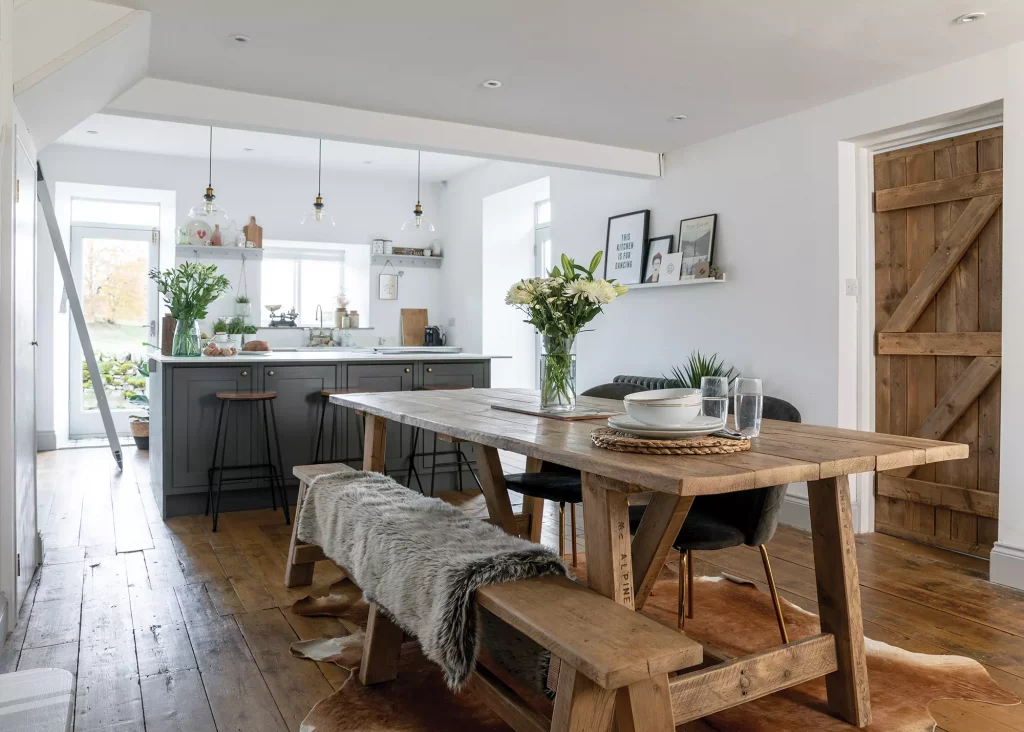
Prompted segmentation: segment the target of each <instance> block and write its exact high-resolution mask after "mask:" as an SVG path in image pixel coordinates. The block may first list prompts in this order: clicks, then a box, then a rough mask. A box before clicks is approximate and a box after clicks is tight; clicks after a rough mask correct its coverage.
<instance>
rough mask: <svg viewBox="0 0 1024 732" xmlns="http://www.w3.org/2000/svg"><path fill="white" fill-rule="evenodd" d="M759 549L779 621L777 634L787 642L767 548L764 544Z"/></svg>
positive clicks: (784, 621)
mask: <svg viewBox="0 0 1024 732" xmlns="http://www.w3.org/2000/svg"><path fill="white" fill-rule="evenodd" d="M759 548H760V550H761V561H762V562H763V563H764V574H765V576H766V577H767V578H768V589H769V590H770V591H771V593H772V604H773V605H775V619H776V620H778V621H779V635H781V636H782V643H783V645H785V644H786V643H789V633H787V632H786V619H785V618H784V617H782V601H781V600H779V591H778V589H776V587H775V575H773V574H772V565H771V562H769V561H768V550H767V549H765V547H764V544H761V546H760V547H759Z"/></svg>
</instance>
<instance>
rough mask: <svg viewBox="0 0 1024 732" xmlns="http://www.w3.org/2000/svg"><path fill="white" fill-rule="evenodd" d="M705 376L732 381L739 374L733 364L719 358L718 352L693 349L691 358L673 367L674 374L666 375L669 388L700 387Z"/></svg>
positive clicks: (666, 386)
mask: <svg viewBox="0 0 1024 732" xmlns="http://www.w3.org/2000/svg"><path fill="white" fill-rule="evenodd" d="M705 376H723V377H725V378H726V379H727V380H728V381H729V382H730V383H732V381H733V379H735V378H737V377H738V376H739V372H737V371H736V369H734V368H733V367H732V366H729V365H727V364H726V363H725V361H724V360H721V359H719V357H718V354H717V353H713V354H711V355H710V356H706V355H704V354H703V353H701V352H700V351H693V352H692V353H691V354H690V359H689V360H688V361H687V362H686V363H684V364H683V365H682V366H674V367H673V368H672V376H671V377H668V376H667V377H665V378H667V379H668V382H667V383H666V384H665V388H667V389H699V388H700V380H701V379H703V378H704V377H705Z"/></svg>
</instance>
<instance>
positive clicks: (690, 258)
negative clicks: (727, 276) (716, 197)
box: [676, 214, 718, 280]
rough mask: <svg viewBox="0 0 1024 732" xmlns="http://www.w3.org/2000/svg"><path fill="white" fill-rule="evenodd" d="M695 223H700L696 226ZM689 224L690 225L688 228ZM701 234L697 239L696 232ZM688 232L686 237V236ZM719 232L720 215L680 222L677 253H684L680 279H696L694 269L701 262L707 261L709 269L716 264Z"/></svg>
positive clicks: (692, 218) (697, 217) (707, 215)
mask: <svg viewBox="0 0 1024 732" xmlns="http://www.w3.org/2000/svg"><path fill="white" fill-rule="evenodd" d="M693 222H698V223H697V224H694V223H693ZM687 224H690V225H689V226H687ZM695 229H696V230H697V231H700V232H701V233H700V234H699V236H698V237H697V238H696V239H695V238H693V235H694V233H695V232H694V230H695ZM684 232H686V234H687V235H686V236H684ZM717 232H718V214H706V215H704V216H693V217H691V218H688V219H681V220H680V221H679V238H678V240H677V242H676V251H680V252H683V262H682V264H681V265H680V267H679V279H681V280H692V279H694V278H695V276H694V269H695V267H696V266H697V264H698V263H699V262H701V261H706V262H707V265H708V269H709V270H710V269H711V266H712V265H714V263H715V236H716V234H717Z"/></svg>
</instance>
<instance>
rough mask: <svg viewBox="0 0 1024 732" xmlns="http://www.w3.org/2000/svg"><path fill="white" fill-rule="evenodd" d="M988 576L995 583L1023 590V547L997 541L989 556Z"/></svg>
mask: <svg viewBox="0 0 1024 732" xmlns="http://www.w3.org/2000/svg"><path fill="white" fill-rule="evenodd" d="M988 578H989V580H990V581H992V582H994V583H996V584H997V585H1006V586H1008V587H1014V588H1016V589H1018V590H1024V548H1021V547H1017V546H1011V545H1010V544H1003V543H1002V542H999V541H997V542H996V544H995V546H994V547H992V556H991V557H990V558H989V565H988Z"/></svg>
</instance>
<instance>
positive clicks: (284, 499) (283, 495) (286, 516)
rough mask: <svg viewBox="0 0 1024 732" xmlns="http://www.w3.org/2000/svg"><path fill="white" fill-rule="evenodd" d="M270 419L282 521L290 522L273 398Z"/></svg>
mask: <svg viewBox="0 0 1024 732" xmlns="http://www.w3.org/2000/svg"><path fill="white" fill-rule="evenodd" d="M269 401H270V419H271V421H273V423H274V442H275V444H276V445H277V466H278V470H279V472H278V478H277V482H278V485H280V486H281V507H282V508H283V509H284V522H285V523H286V524H291V522H292V519H291V516H290V515H289V513H288V492H287V491H286V490H285V487H284V460H283V459H282V458H281V431H280V430H279V429H278V428H277V413H276V412H275V411H274V400H273V399H270V400H269Z"/></svg>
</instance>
